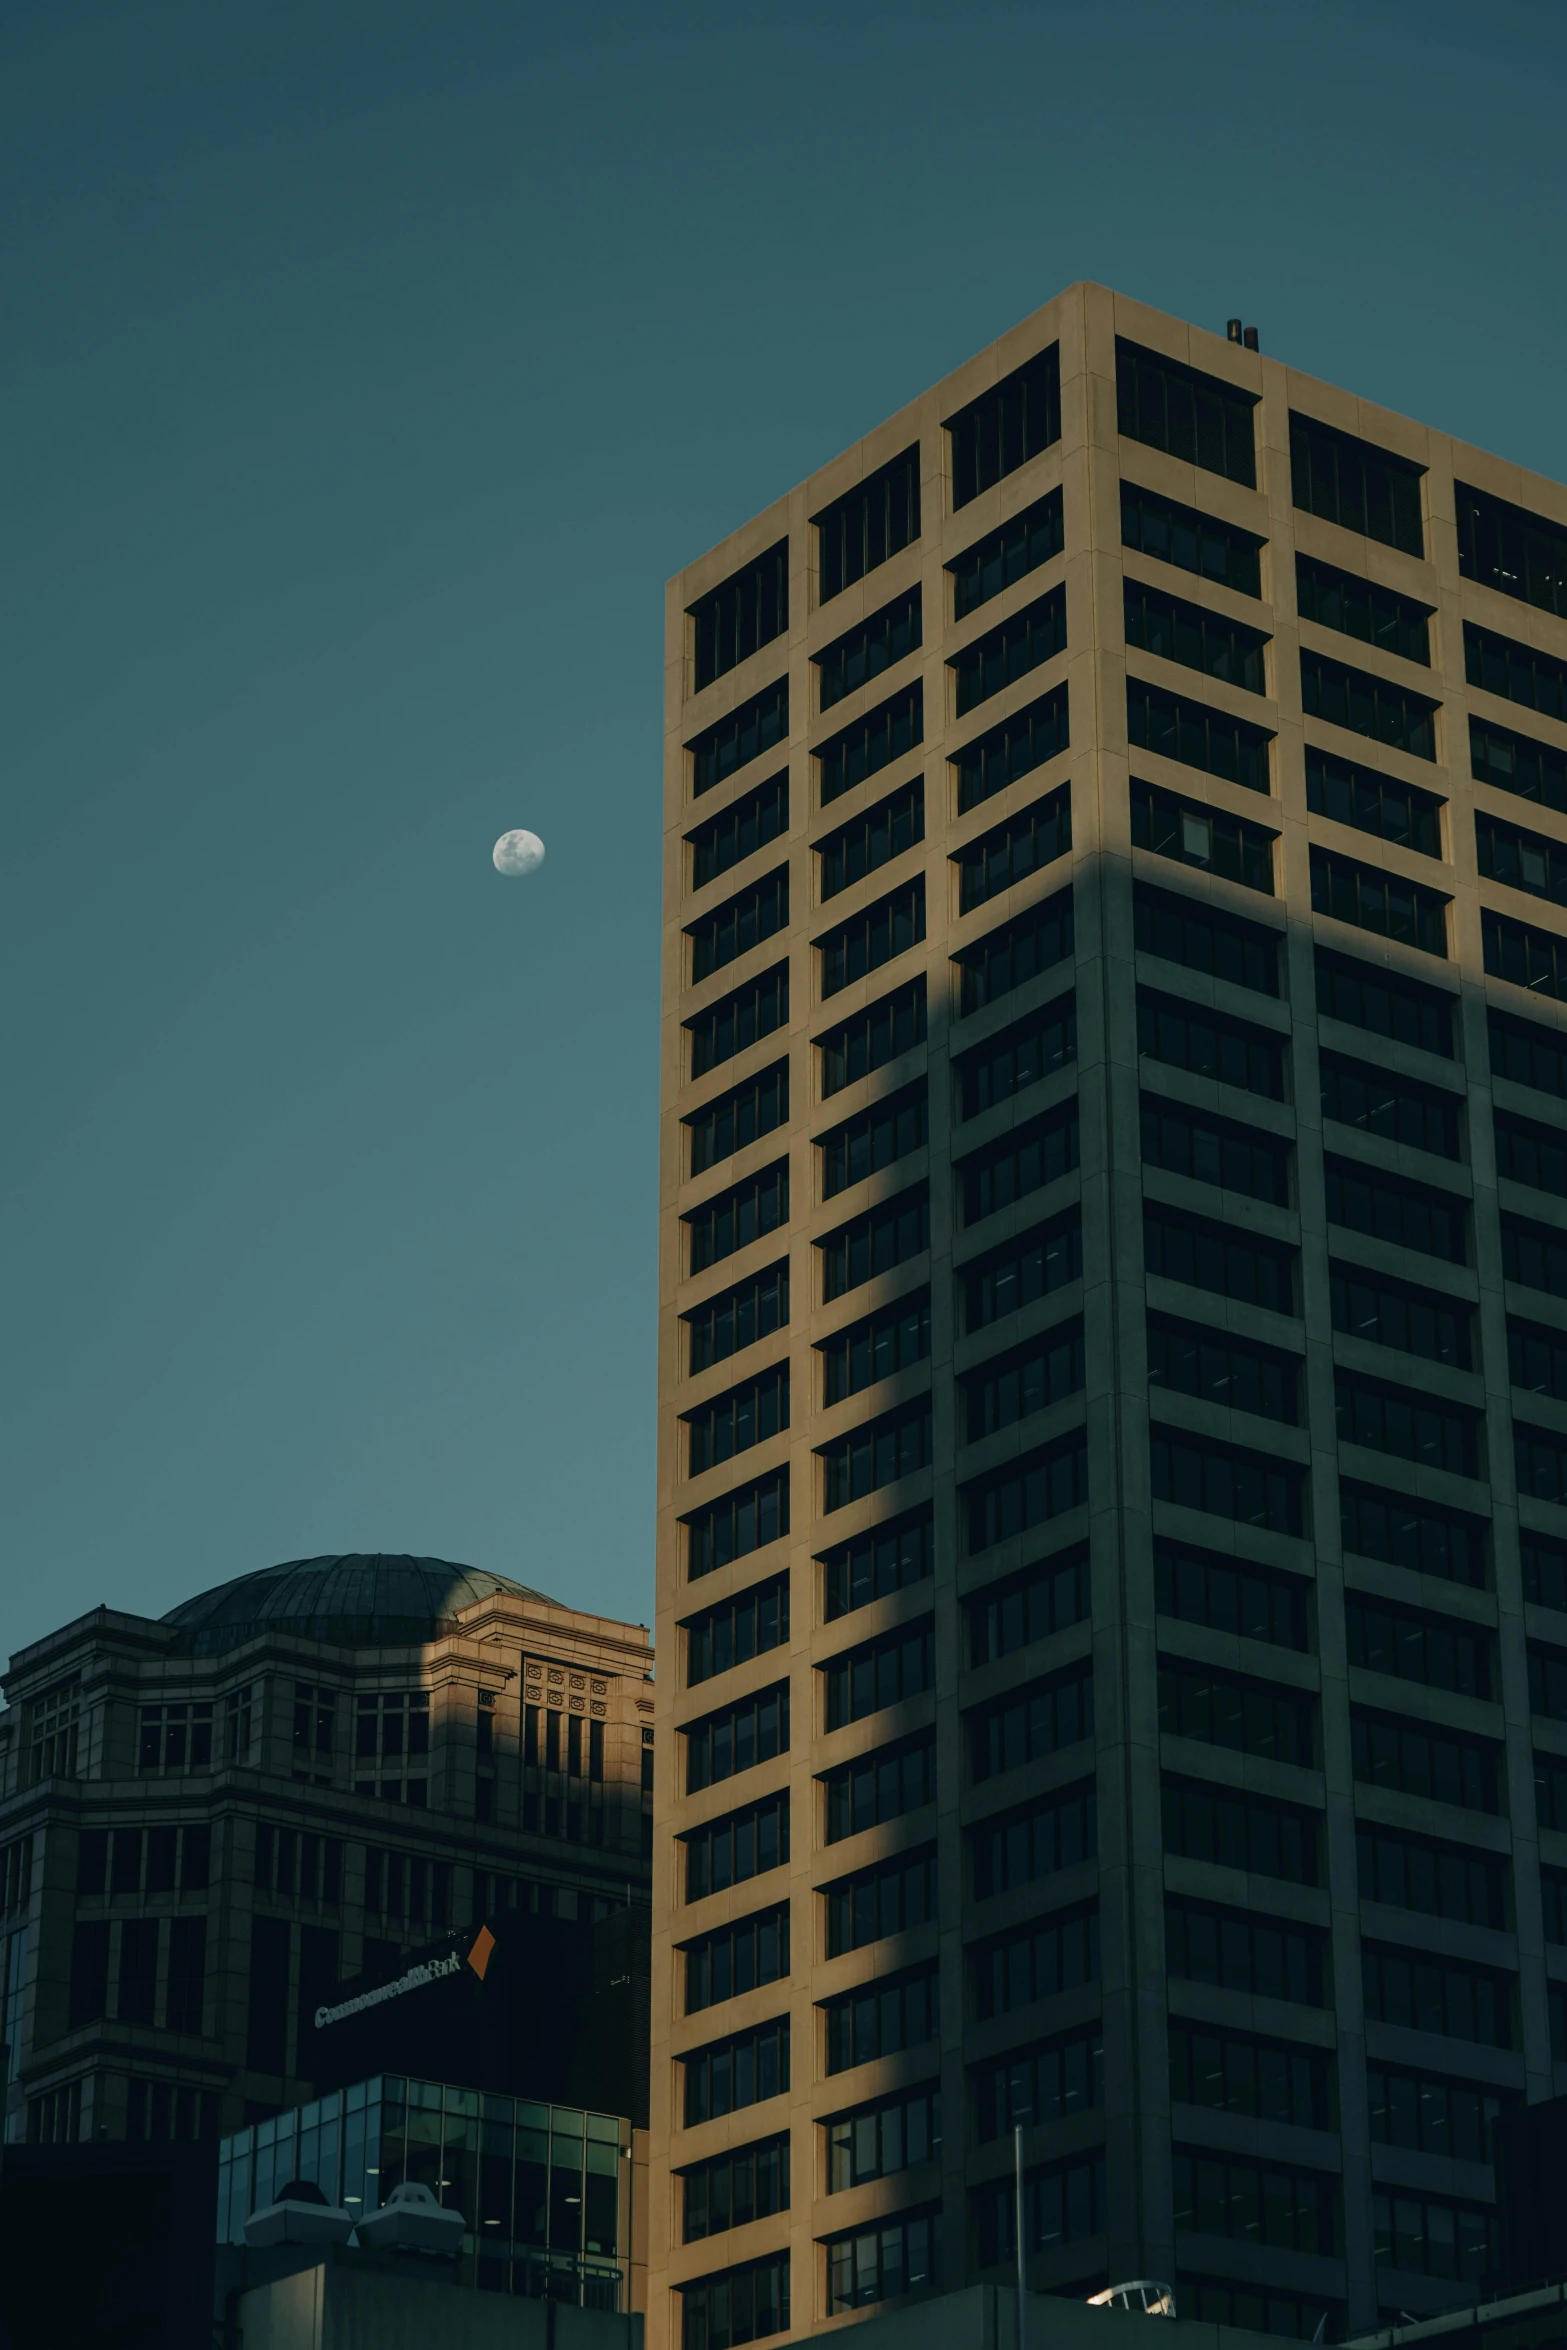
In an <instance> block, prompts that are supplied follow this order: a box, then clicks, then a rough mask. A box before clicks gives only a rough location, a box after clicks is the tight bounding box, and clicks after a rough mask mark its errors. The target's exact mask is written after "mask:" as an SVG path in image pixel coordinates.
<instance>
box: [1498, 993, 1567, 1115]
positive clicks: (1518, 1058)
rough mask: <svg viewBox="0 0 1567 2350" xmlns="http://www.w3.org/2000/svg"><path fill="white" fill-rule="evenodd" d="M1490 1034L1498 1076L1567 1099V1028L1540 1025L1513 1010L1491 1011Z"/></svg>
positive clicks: (1539, 1091) (1538, 1091)
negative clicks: (1518, 1017) (1516, 1016)
mask: <svg viewBox="0 0 1567 2350" xmlns="http://www.w3.org/2000/svg"><path fill="white" fill-rule="evenodd" d="M1486 1034H1487V1036H1488V1038H1489V1040H1490V1049H1491V1069H1492V1073H1493V1074H1494V1075H1495V1076H1497V1077H1508V1078H1511V1080H1512V1082H1513V1083H1514V1084H1515V1085H1528V1086H1532V1087H1533V1088H1534V1090H1535V1091H1536V1092H1537V1093H1553V1094H1556V1095H1557V1096H1558V1097H1559V1098H1561V1099H1563V1100H1567V1030H1560V1029H1555V1028H1539V1027H1536V1025H1535V1023H1534V1022H1533V1021H1532V1020H1518V1019H1515V1018H1514V1017H1513V1015H1512V1013H1511V1012H1488V1013H1487V1014H1486Z"/></svg>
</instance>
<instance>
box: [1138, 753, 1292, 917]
mask: <svg viewBox="0 0 1567 2350" xmlns="http://www.w3.org/2000/svg"><path fill="white" fill-rule="evenodd" d="M1277 838H1278V835H1277V833H1274V832H1269V831H1268V830H1267V829H1266V828H1265V827H1264V826H1263V825H1260V824H1243V823H1242V822H1241V820H1240V818H1239V817H1238V816H1230V815H1227V814H1226V813H1225V811H1224V810H1223V809H1222V808H1208V807H1204V806H1203V804H1202V802H1201V801H1200V800H1183V799H1181V798H1180V797H1179V795H1178V794H1177V793H1175V792H1172V791H1162V790H1161V789H1160V787H1159V785H1158V784H1156V783H1140V782H1139V781H1138V780H1137V778H1136V777H1135V776H1134V777H1133V779H1132V842H1133V845H1134V846H1135V847H1137V848H1140V849H1152V850H1153V851H1154V852H1155V854H1156V855H1158V856H1161V857H1173V858H1174V859H1175V860H1176V862H1177V864H1181V865H1195V866H1196V867H1197V869H1198V871H1199V872H1201V873H1218V874H1222V875H1223V877H1224V879H1225V880H1226V881H1238V882H1240V883H1242V885H1243V886H1244V887H1245V888H1247V889H1255V890H1260V891H1261V892H1262V894H1263V895H1264V896H1265V897H1272V895H1273V844H1274V842H1275V840H1276V839H1277Z"/></svg>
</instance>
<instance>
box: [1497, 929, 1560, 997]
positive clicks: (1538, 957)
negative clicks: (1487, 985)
mask: <svg viewBox="0 0 1567 2350" xmlns="http://www.w3.org/2000/svg"><path fill="white" fill-rule="evenodd" d="M1480 942H1481V948H1482V951H1483V953H1484V957H1485V967H1486V969H1487V971H1489V972H1490V974H1491V976H1492V978H1493V979H1507V980H1510V981H1511V982H1512V984H1513V986H1514V987H1528V988H1532V989H1533V990H1534V991H1535V993H1536V994H1537V995H1550V996H1555V997H1557V999H1558V1000H1559V1001H1562V1002H1567V939H1563V938H1558V937H1557V935H1556V933H1555V932H1554V931H1552V930H1534V929H1531V928H1530V926H1529V925H1528V924H1527V923H1525V922H1513V921H1510V920H1509V919H1508V917H1507V916H1506V915H1505V914H1496V913H1493V912H1492V911H1491V909H1490V907H1489V906H1482V907H1481V909H1480Z"/></svg>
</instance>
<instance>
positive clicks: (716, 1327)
mask: <svg viewBox="0 0 1567 2350" xmlns="http://www.w3.org/2000/svg"><path fill="white" fill-rule="evenodd" d="M788 1319H789V1260H788V1258H787V1257H782V1258H780V1259H779V1261H778V1263H777V1264H776V1265H769V1266H768V1267H767V1268H766V1270H765V1271H764V1272H761V1273H753V1274H752V1276H751V1278H750V1280H749V1281H742V1282H740V1283H739V1284H738V1285H737V1286H736V1287H735V1288H733V1289H721V1290H719V1291H718V1292H717V1294H716V1295H715V1296H713V1297H710V1298H707V1299H706V1300H704V1302H703V1303H702V1304H701V1305H699V1306H696V1307H693V1309H692V1311H691V1312H690V1313H689V1314H687V1315H686V1316H685V1324H686V1328H687V1331H688V1332H689V1334H690V1339H689V1352H688V1355H687V1360H686V1368H687V1370H688V1371H690V1372H692V1373H693V1374H694V1373H695V1372H698V1371H710V1370H711V1369H712V1367H713V1365H714V1364H715V1363H722V1362H726V1361H727V1360H728V1358H729V1357H730V1355H733V1354H741V1353H743V1352H744V1350H745V1349H746V1348H747V1347H748V1346H754V1345H755V1344H756V1342H757V1340H758V1339H759V1338H770V1337H771V1336H772V1334H773V1332H774V1331H775V1330H781V1329H782V1328H783V1327H784V1326H785V1324H786V1323H787V1322H788Z"/></svg>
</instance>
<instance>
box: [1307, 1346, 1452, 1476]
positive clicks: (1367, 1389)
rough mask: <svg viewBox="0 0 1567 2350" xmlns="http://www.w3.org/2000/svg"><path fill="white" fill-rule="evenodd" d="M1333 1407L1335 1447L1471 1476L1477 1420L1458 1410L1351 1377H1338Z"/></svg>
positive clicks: (1431, 1398) (1374, 1381)
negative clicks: (1353, 1447) (1358, 1449)
mask: <svg viewBox="0 0 1567 2350" xmlns="http://www.w3.org/2000/svg"><path fill="white" fill-rule="evenodd" d="M1334 1401H1335V1411H1336V1417H1337V1422H1338V1437H1339V1442H1340V1444H1359V1445H1364V1446H1366V1447H1367V1448H1368V1449H1369V1450H1370V1451H1372V1452H1387V1453H1392V1454H1393V1455H1394V1457H1395V1458H1396V1459H1398V1460H1404V1461H1415V1462H1417V1463H1418V1464H1419V1465H1420V1466H1421V1467H1422V1468H1427V1469H1446V1470H1447V1471H1448V1472H1449V1473H1450V1474H1451V1475H1453V1476H1455V1477H1473V1476H1474V1475H1475V1474H1476V1472H1477V1469H1478V1466H1479V1459H1478V1456H1479V1434H1478V1424H1477V1416H1476V1414H1475V1413H1473V1412H1470V1411H1466V1410H1465V1409H1464V1408H1463V1406H1462V1405H1461V1404H1454V1403H1449V1402H1447V1401H1446V1400H1445V1398H1442V1397H1439V1396H1430V1395H1426V1394H1423V1393H1417V1392H1416V1391H1415V1390H1414V1389H1413V1388H1409V1387H1393V1386H1390V1385H1389V1384H1388V1382H1387V1381H1386V1380H1385V1379H1371V1378H1368V1377H1366V1376H1365V1374H1364V1373H1361V1372H1353V1371H1340V1372H1339V1374H1338V1376H1337V1378H1336V1379H1335V1381H1334Z"/></svg>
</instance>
